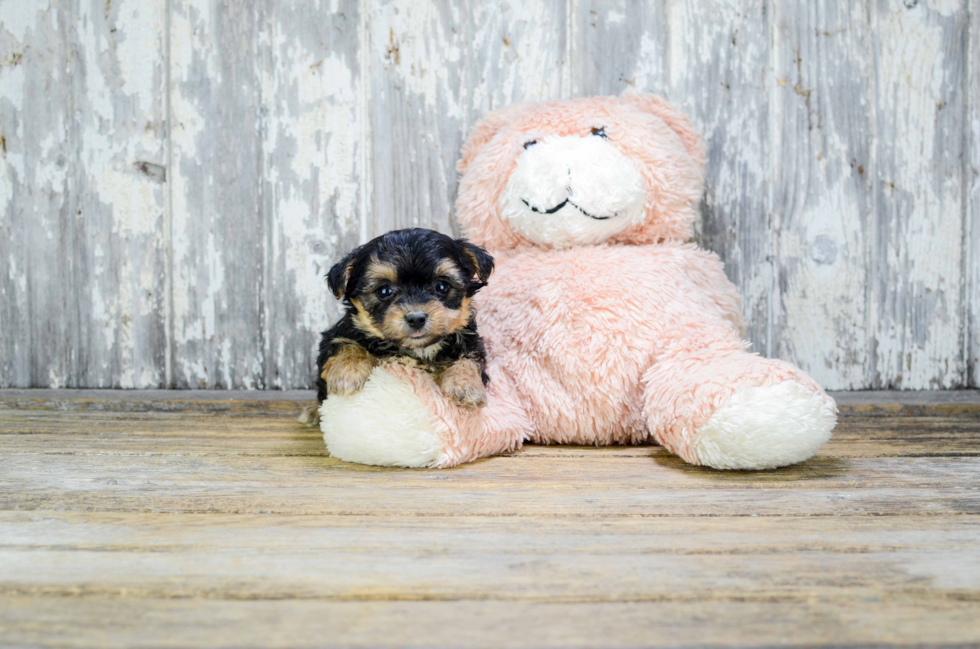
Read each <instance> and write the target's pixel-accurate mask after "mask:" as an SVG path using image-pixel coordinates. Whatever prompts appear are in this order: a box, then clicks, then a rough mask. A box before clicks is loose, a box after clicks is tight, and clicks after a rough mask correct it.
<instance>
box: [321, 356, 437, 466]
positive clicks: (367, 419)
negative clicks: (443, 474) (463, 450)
mask: <svg viewBox="0 0 980 649" xmlns="http://www.w3.org/2000/svg"><path fill="white" fill-rule="evenodd" d="M437 425H438V424H437V422H436V421H435V418H434V417H433V415H432V412H431V411H430V409H429V407H428V406H427V405H426V404H425V402H423V401H422V399H420V398H419V396H418V395H417V394H416V393H415V390H414V389H413V387H412V384H411V383H409V382H408V381H404V380H402V379H401V378H399V377H397V376H394V375H393V374H392V373H390V372H388V371H386V370H385V369H382V368H376V369H375V370H374V372H373V373H372V374H371V376H370V378H368V380H367V383H365V384H364V388H363V389H362V390H360V391H359V392H356V393H354V394H351V395H348V396H330V397H328V398H327V399H326V400H325V401H324V402H323V405H322V406H320V430H321V431H323V440H324V441H325V442H326V444H327V450H328V451H330V455H332V456H333V457H335V458H338V459H341V460H345V461H347V462H357V463H359V464H373V465H376V466H401V467H436V466H443V465H445V464H446V463H447V457H446V454H445V453H444V445H443V441H442V437H441V436H440V435H439V433H438V432H437Z"/></svg>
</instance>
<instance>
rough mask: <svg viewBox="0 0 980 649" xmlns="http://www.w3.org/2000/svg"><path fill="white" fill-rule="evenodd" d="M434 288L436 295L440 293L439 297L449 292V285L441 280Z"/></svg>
mask: <svg viewBox="0 0 980 649" xmlns="http://www.w3.org/2000/svg"><path fill="white" fill-rule="evenodd" d="M434 288H435V290H436V293H438V294H439V295H445V294H446V293H448V292H449V283H448V282H444V281H442V280H439V281H438V282H436V285H435V287H434Z"/></svg>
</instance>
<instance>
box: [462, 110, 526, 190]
mask: <svg viewBox="0 0 980 649" xmlns="http://www.w3.org/2000/svg"><path fill="white" fill-rule="evenodd" d="M526 109H527V104H513V105H511V106H505V107H504V108H499V109H497V110H495V111H493V112H492V113H489V114H488V115H486V116H485V117H484V118H483V119H481V120H480V121H479V122H477V123H476V126H474V127H473V130H472V131H470V134H469V137H467V138H466V144H464V145H463V153H462V155H461V156H460V158H459V162H457V163H456V171H458V172H459V173H460V174H464V173H466V169H467V168H468V167H469V166H470V163H471V162H473V158H475V157H476V156H477V154H478V153H480V151H481V150H482V149H483V147H484V145H485V144H486V143H487V142H489V141H490V140H492V139H493V136H494V135H496V134H497V132H498V131H499V130H500V129H502V128H503V127H504V126H506V125H507V124H509V123H510V122H511V121H512V120H513V119H514V117H515V116H516V115H517V114H519V113H522V112H524V111H525V110H526Z"/></svg>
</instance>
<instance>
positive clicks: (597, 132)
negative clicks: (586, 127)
mask: <svg viewBox="0 0 980 649" xmlns="http://www.w3.org/2000/svg"><path fill="white" fill-rule="evenodd" d="M592 135H598V136H599V137H604V138H606V139H609V136H608V135H606V127H605V126H599V127H598V128H593V129H592Z"/></svg>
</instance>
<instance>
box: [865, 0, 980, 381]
mask: <svg viewBox="0 0 980 649" xmlns="http://www.w3.org/2000/svg"><path fill="white" fill-rule="evenodd" d="M871 16H872V21H873V24H874V26H875V33H876V39H875V45H874V61H875V69H876V77H875V106H876V110H875V116H876V120H875V131H876V135H877V138H876V149H875V190H874V191H875V193H874V201H875V210H876V215H875V217H876V218H875V220H874V228H873V233H874V234H873V237H874V238H873V243H872V244H871V250H870V254H871V264H872V268H871V270H872V296H871V300H870V302H869V306H870V308H871V314H872V322H873V323H874V329H873V332H874V345H875V350H874V352H875V355H874V363H875V366H874V372H873V377H872V380H873V382H874V383H873V385H874V386H875V387H884V388H906V389H908V388H913V389H914V388H919V389H922V388H932V389H936V388H945V387H953V386H959V385H963V384H964V383H965V382H966V381H965V378H966V377H965V369H966V368H965V367H964V364H963V358H964V357H963V353H962V349H963V348H962V340H963V335H962V334H963V332H964V331H965V329H964V323H963V322H962V321H961V318H962V317H963V313H964V311H963V308H962V305H961V302H960V301H961V299H963V297H964V296H963V293H962V292H961V290H962V284H961V278H962V272H963V268H962V264H963V241H964V237H963V231H964V230H963V228H964V219H963V216H964V214H965V211H964V205H963V196H964V192H963V187H964V182H965V180H964V178H963V169H964V166H963V156H964V153H965V151H964V146H965V143H966V141H967V140H966V138H965V137H964V136H965V134H964V133H962V132H960V124H962V123H963V115H964V114H965V113H964V110H965V104H964V101H965V95H966V93H965V92H964V89H965V88H966V87H967V83H966V76H965V70H966V68H965V64H966V52H967V50H966V45H967V34H968V28H969V22H968V18H969V15H968V11H967V7H966V4H965V3H964V2H947V3H939V4H937V5H935V6H933V5H931V4H930V3H925V2H914V3H910V2H903V1H902V0H889V1H887V2H878V3H876V4H875V5H874V7H873V9H872V14H871Z"/></svg>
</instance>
